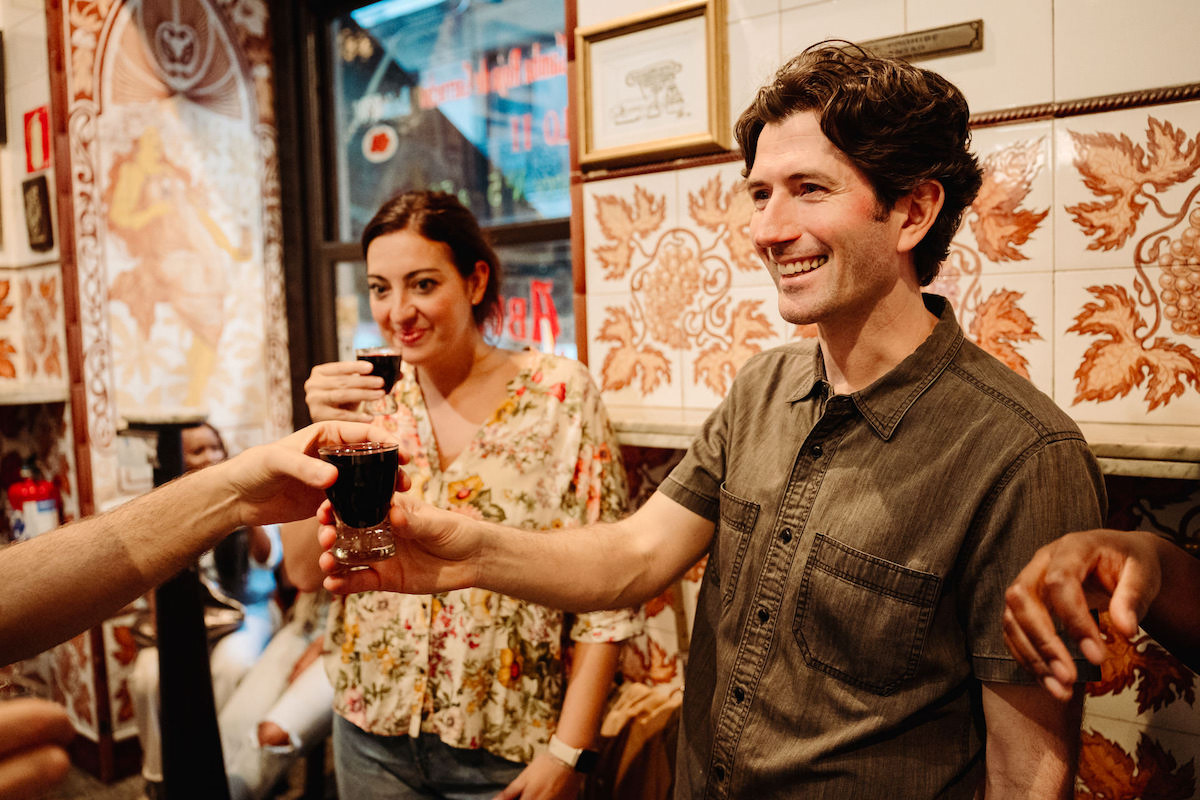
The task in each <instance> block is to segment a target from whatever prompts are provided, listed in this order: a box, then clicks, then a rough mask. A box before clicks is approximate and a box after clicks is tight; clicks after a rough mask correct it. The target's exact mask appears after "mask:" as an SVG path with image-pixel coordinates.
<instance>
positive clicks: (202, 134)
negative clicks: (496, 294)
mask: <svg viewBox="0 0 1200 800" xmlns="http://www.w3.org/2000/svg"><path fill="white" fill-rule="evenodd" d="M64 25H65V27H66V31H65V34H66V36H65V39H66V41H68V42H70V43H71V51H70V61H69V70H68V74H69V79H68V85H69V108H70V114H69V119H70V122H69V124H70V129H71V151H72V162H73V163H72V167H73V173H74V175H75V181H74V187H73V188H74V201H75V202H74V207H75V233H76V237H75V238H76V241H75V252H76V258H77V261H78V268H79V273H80V285H81V292H80V301H81V305H82V308H81V317H82V320H83V326H82V327H83V336H84V352H85V358H84V372H85V375H86V386H87V389H88V396H87V400H88V428H89V433H90V439H91V443H92V446H93V460H94V462H96V464H95V466H96V468H95V469H93V474H94V475H95V476H96V486H95V487H94V490H95V494H96V498H97V502H98V503H104V502H106V501H109V500H112V499H113V498H114V497H117V496H120V494H121V489H120V487H119V486H118V485H116V483H115V479H114V478H113V476H115V475H116V474H117V470H116V469H115V467H114V466H113V464H112V462H113V460H114V459H115V447H114V439H113V437H114V435H115V432H116V428H117V427H118V424H119V420H120V418H121V417H122V416H123V415H124V414H129V413H137V412H138V411H141V410H146V409H151V410H163V409H178V408H180V407H187V408H193V409H198V410H201V411H203V412H206V413H207V414H208V417H209V419H210V420H211V421H212V422H213V423H214V424H216V425H217V426H218V427H219V428H221V429H222V431H223V432H224V433H225V435H226V438H227V440H229V442H230V445H231V448H232V449H234V450H239V449H242V448H243V447H245V446H247V445H250V444H254V443H257V442H259V441H262V440H264V439H267V438H273V437H275V436H277V435H279V434H281V433H283V432H286V431H287V430H288V429H290V426H291V419H290V387H289V385H288V367H287V339H286V320H285V316H284V304H283V289H282V262H281V255H280V220H279V187H278V182H277V174H276V164H275V128H274V112H273V109H272V105H271V102H272V92H271V67H270V51H269V42H268V40H267V33H268V30H267V7H266V4H265V2H263V0H213V2H188V3H183V2H178V1H177V0H131V1H130V2H112V1H111V0H110V2H90V1H88V0H76V2H72V3H71V4H70V6H69V13H67V14H65V15H64ZM102 464H103V467H102V466H101V465H102Z"/></svg>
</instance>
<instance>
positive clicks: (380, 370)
mask: <svg viewBox="0 0 1200 800" xmlns="http://www.w3.org/2000/svg"><path fill="white" fill-rule="evenodd" d="M354 356H355V357H356V358H357V359H358V360H359V361H369V362H370V363H371V374H372V375H378V376H379V377H381V378H383V392H384V394H383V399H382V400H380V401H379V403H378V404H377V405H374V406H373V408H374V410H376V411H378V412H379V413H380V414H395V413H396V409H397V408H398V405H397V404H396V398H395V397H393V396H392V387H393V386H395V385H396V378H398V377H400V364H402V363H403V361H404V359H403V358H401V357H400V351H399V350H397V349H396V348H394V347H364V348H360V349H358V350H355V351H354Z"/></svg>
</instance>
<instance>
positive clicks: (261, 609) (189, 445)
mask: <svg viewBox="0 0 1200 800" xmlns="http://www.w3.org/2000/svg"><path fill="white" fill-rule="evenodd" d="M180 435H181V438H182V442H181V444H182V449H183V467H184V471H185V472H194V471H196V470H199V469H203V468H205V467H209V466H212V465H213V464H219V463H220V462H222V461H224V460H225V459H226V457H227V455H228V453H227V451H226V449H225V442H224V440H223V439H222V438H221V434H220V433H219V432H218V431H217V429H216V428H214V427H213V426H212V425H210V424H208V423H207V422H202V423H200V424H199V425H196V426H194V427H191V428H184V429H183V430H182V431H181V432H180ZM282 556H283V548H282V546H281V544H280V542H279V530H278V527H277V526H274V525H270V526H262V525H253V526H250V527H246V528H239V529H238V530H236V531H234V532H233V533H231V534H229V535H228V536H227V537H225V538H224V539H222V540H221V541H220V542H219V543H218V544H217V545H216V546H215V547H214V548H213V549H212V550H210V551H208V552H206V553H204V554H203V555H202V556H200V577H201V580H202V581H203V582H204V584H205V585H206V586H207V587H208V590H209V592H210V593H211V594H212V595H213V596H214V597H215V598H217V599H218V600H219V601H222V602H226V601H228V600H229V599H230V598H232V600H233V601H234V602H233V603H230V604H229V605H231V606H233V607H234V608H240V609H241V610H242V611H243V619H242V623H241V625H240V626H239V627H238V629H237V630H235V631H233V632H231V633H227V634H224V635H222V636H221V637H220V639H219V640H218V641H217V643H216V646H215V647H213V649H212V655H211V656H210V658H209V669H210V671H211V673H212V685H213V701H214V703H215V704H216V707H217V709H218V710H220V709H221V708H222V707H223V706H224V705H225V702H226V701H227V700H228V699H229V697H230V695H232V694H233V690H234V689H235V688H237V685H238V683H240V682H241V680H242V677H243V676H245V674H246V673H247V672H248V671H249V670H250V668H251V667H252V666H254V662H255V661H257V660H258V657H259V655H261V654H262V652H263V648H265V647H266V646H267V642H268V641H270V639H271V635H272V634H273V633H274V631H275V629H276V627H277V625H278V618H279V616H280V614H279V612H277V611H275V610H274V609H273V608H272V606H273V604H272V601H271V596H272V594H273V593H274V591H275V577H274V574H273V569H274V567H275V565H276V564H278V563H279V562H280V560H281V559H282ZM151 599H153V595H151ZM129 692H130V696H131V698H132V700H133V708H134V716H135V718H136V720H137V726H138V738H139V739H140V741H141V745H142V777H144V778H145V779H146V782H147V795H149V796H151V797H153V796H154V795H156V794H157V792H158V785H159V784H161V781H162V779H163V775H162V736H161V731H160V728H159V725H160V721H159V697H158V648H156V647H143V648H142V649H141V650H140V651H139V652H138V656H137V660H136V661H135V662H134V666H133V673H132V675H130V679H129Z"/></svg>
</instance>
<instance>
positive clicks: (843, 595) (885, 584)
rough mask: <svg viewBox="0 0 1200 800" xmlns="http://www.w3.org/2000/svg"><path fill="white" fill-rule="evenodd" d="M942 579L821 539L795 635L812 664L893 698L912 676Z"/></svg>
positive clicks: (803, 589)
mask: <svg viewBox="0 0 1200 800" xmlns="http://www.w3.org/2000/svg"><path fill="white" fill-rule="evenodd" d="M940 589H941V578H939V577H938V576H937V575H932V574H929V573H926V572H919V571H917V570H913V569H909V568H907V567H904V566H901V565H899V564H893V563H892V562H890V561H885V560H884V559H881V558H876V557H875V556H872V555H869V554H867V553H863V552H861V551H858V550H855V549H854V548H852V547H847V546H846V545H844V544H842V543H840V542H838V541H836V540H835V539H831V538H830V537H828V536H826V535H824V534H820V533H818V534H816V537H815V540H814V542H813V548H812V552H811V553H810V555H809V557H808V561H807V562H806V563H805V565H804V574H803V577H802V579H801V584H800V597H799V600H798V602H797V606H796V617H795V621H794V622H793V625H792V631H793V633H794V634H795V636H796V642H797V643H798V644H799V646H800V651H801V653H802V654H803V656H804V661H805V663H806V664H808V666H809V667H811V668H813V669H816V670H820V671H821V672H824V673H826V674H828V675H831V676H833V677H835V678H837V679H838V680H841V681H843V682H845V683H848V684H850V685H852V686H857V687H859V688H862V689H866V690H867V691H869V692H873V693H875V694H878V695H889V694H891V693H892V692H894V691H895V690H896V689H897V688H898V687H899V686H900V684H902V683H903V682H904V681H906V680H908V679H909V678H911V677H912V676H913V675H914V674H915V673H916V671H917V667H918V665H919V664H920V662H921V648H922V646H923V644H924V642H925V635H926V633H927V631H928V630H929V624H930V620H931V619H932V617H933V611H934V608H935V606H936V604H937V598H938V594H939V592H940Z"/></svg>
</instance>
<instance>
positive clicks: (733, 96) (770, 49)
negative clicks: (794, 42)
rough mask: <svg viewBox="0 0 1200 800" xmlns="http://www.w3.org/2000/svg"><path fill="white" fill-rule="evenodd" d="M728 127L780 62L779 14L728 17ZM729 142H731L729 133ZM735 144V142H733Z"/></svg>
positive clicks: (772, 74) (730, 126)
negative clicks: (731, 18) (745, 17)
mask: <svg viewBox="0 0 1200 800" xmlns="http://www.w3.org/2000/svg"><path fill="white" fill-rule="evenodd" d="M728 44H729V60H728V62H727V67H728V70H729V129H730V131H732V130H733V126H734V125H735V124H736V123H737V120H738V117H740V116H741V115H742V112H743V111H745V110H746V107H747V106H749V105H750V102H751V101H752V100H753V99H754V95H755V94H756V93H757V92H758V88H759V87H760V86H762V85H763V84H765V83H766V82H767V81H769V80H770V79H771V78H772V77H773V76H774V75H775V71H776V70H777V69H779V66H780V64H782V63H783V58H782V55H781V50H780V37H779V15H778V14H766V15H764V16H760V17H752V18H750V19H739V20H736V21H731V22H730V23H729V25H728ZM729 141H730V142H734V139H733V136H732V135H730V138H729ZM733 146H734V147H735V148H736V144H734V145H733Z"/></svg>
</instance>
